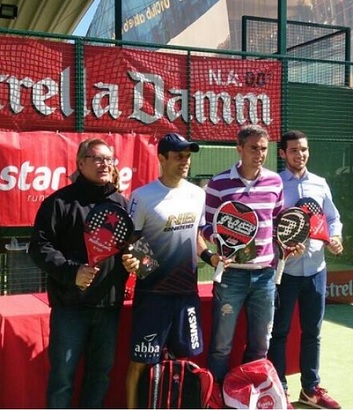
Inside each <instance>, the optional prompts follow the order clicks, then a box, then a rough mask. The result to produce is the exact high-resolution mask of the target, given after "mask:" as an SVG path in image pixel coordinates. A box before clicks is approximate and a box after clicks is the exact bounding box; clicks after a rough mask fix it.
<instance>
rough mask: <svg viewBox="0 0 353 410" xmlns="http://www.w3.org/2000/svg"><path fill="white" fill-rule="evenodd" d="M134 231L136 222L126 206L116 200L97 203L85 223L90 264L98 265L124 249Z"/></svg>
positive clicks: (85, 238) (85, 237)
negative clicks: (123, 206)
mask: <svg viewBox="0 0 353 410" xmlns="http://www.w3.org/2000/svg"><path fill="white" fill-rule="evenodd" d="M133 233H134V223H133V221H132V219H131V217H130V215H129V214H128V213H127V211H126V210H125V209H124V208H122V207H121V206H120V205H118V204H117V203H115V202H102V203H100V204H97V205H96V206H95V207H94V208H93V209H92V210H91V211H90V212H89V214H88V215H87V218H86V221H85V225H84V240H85V245H86V249H87V256H88V264H89V265H90V266H96V265H97V264H98V263H99V262H102V261H103V260H105V259H107V258H109V257H110V256H113V255H115V254H117V253H120V252H121V251H123V250H124V249H125V247H126V246H127V245H128V244H129V241H130V239H131V237H132V235H133Z"/></svg>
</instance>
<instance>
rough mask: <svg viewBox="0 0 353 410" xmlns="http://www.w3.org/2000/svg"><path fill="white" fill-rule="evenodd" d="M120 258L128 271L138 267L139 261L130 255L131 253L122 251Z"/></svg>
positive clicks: (135, 269) (133, 270) (134, 270)
mask: <svg viewBox="0 0 353 410" xmlns="http://www.w3.org/2000/svg"><path fill="white" fill-rule="evenodd" d="M121 260H122V262H123V265H124V268H125V269H126V270H127V271H128V272H136V271H137V270H138V268H139V267H140V261H139V260H138V259H137V258H135V257H134V256H132V254H131V253H124V254H123V255H122V257H121Z"/></svg>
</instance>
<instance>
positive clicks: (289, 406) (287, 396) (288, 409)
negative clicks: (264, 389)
mask: <svg viewBox="0 0 353 410" xmlns="http://www.w3.org/2000/svg"><path fill="white" fill-rule="evenodd" d="M284 394H285V395H286V401H287V410H292V409H294V407H293V406H292V403H291V402H290V400H289V396H290V394H289V393H288V392H287V390H285V392H284Z"/></svg>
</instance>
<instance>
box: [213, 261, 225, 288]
mask: <svg viewBox="0 0 353 410" xmlns="http://www.w3.org/2000/svg"><path fill="white" fill-rule="evenodd" d="M223 269H224V263H223V262H222V261H219V262H218V265H217V267H216V270H215V271H214V274H213V282H218V283H221V281H222V275H223Z"/></svg>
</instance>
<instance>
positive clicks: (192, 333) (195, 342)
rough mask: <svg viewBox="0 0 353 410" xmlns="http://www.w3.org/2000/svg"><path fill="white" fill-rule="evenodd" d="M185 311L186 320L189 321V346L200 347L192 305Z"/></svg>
mask: <svg viewBox="0 0 353 410" xmlns="http://www.w3.org/2000/svg"><path fill="white" fill-rule="evenodd" d="M187 312H188V322H189V328H190V340H191V348H192V349H193V350H195V349H198V348H199V347H200V341H199V334H198V330H197V317H196V312H195V308H194V307H192V308H189V309H188V310H187Z"/></svg>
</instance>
